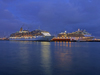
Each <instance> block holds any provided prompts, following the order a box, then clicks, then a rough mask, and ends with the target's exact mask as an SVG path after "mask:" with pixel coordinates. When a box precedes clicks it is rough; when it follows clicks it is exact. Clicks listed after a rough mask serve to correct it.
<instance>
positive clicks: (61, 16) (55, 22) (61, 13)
mask: <svg viewBox="0 0 100 75" xmlns="http://www.w3.org/2000/svg"><path fill="white" fill-rule="evenodd" d="M99 3H100V1H99V0H64V1H62V0H37V1H35V0H24V1H19V0H15V1H11V0H9V1H8V0H3V2H2V5H1V6H2V7H3V8H2V9H0V12H1V14H2V15H0V16H1V18H0V19H1V21H2V22H0V23H3V22H6V23H8V25H9V27H11V26H14V25H15V26H16V27H17V26H18V27H19V26H20V25H18V24H22V23H24V24H27V25H29V26H30V27H31V26H32V27H33V28H34V29H36V28H38V27H39V26H40V28H41V29H44V30H48V31H50V32H52V33H54V32H56V31H57V32H60V31H62V30H67V31H70V32H72V31H75V30H76V29H77V28H82V29H86V30H90V31H91V33H92V32H93V29H92V28H95V27H99V24H100V22H99V20H100V14H99V13H100V9H99V7H100V5H99ZM7 5H8V7H7ZM13 23H14V25H13ZM6 25H7V24H5V26H6ZM18 27H17V28H18ZM32 27H31V29H32ZM15 29H16V28H15ZM98 32H99V31H98Z"/></svg>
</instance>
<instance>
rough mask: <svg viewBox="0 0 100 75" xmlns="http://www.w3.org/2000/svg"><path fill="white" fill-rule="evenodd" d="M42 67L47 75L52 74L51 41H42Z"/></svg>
mask: <svg viewBox="0 0 100 75" xmlns="http://www.w3.org/2000/svg"><path fill="white" fill-rule="evenodd" d="M41 67H42V68H43V71H44V74H45V75H52V71H51V51H50V43H49V42H41Z"/></svg>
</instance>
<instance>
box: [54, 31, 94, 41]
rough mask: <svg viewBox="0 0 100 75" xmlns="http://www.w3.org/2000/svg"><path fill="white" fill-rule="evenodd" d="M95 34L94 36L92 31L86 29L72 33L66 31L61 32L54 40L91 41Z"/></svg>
mask: <svg viewBox="0 0 100 75" xmlns="http://www.w3.org/2000/svg"><path fill="white" fill-rule="evenodd" d="M93 38H94V36H92V35H91V34H90V33H88V32H86V31H85V30H80V29H78V31H75V32H72V33H66V31H65V32H61V33H59V34H58V36H57V37H55V38H53V39H52V40H54V41H72V40H76V41H89V40H93Z"/></svg>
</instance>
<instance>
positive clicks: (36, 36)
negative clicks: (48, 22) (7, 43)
mask: <svg viewBox="0 0 100 75" xmlns="http://www.w3.org/2000/svg"><path fill="white" fill-rule="evenodd" d="M53 37H54V36H51V34H50V33H49V32H47V31H43V30H38V29H37V30H33V31H31V32H30V31H28V30H23V28H22V27H21V28H20V31H18V32H16V33H12V34H11V35H10V37H9V40H22V41H24V40H28V41H29V40H31V41H50V40H51V39H52V38H53Z"/></svg>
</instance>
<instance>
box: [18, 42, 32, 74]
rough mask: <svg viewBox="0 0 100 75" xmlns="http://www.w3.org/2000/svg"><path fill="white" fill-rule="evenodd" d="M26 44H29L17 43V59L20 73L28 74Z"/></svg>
mask: <svg viewBox="0 0 100 75" xmlns="http://www.w3.org/2000/svg"><path fill="white" fill-rule="evenodd" d="M28 44H30V42H19V59H20V66H19V67H20V70H21V72H25V73H27V72H29V67H30V66H29V53H28V50H29V49H28Z"/></svg>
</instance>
